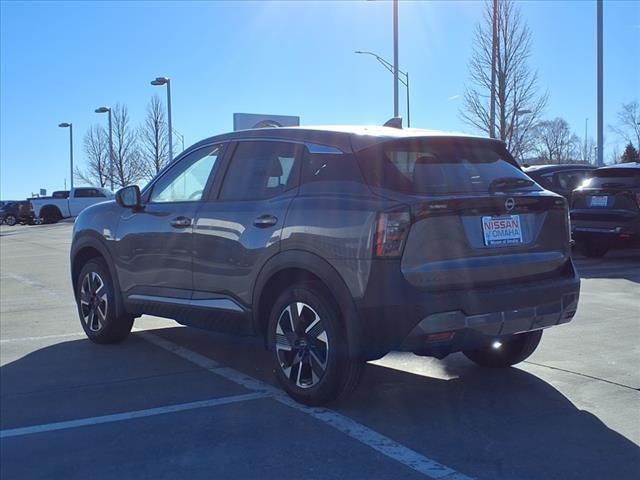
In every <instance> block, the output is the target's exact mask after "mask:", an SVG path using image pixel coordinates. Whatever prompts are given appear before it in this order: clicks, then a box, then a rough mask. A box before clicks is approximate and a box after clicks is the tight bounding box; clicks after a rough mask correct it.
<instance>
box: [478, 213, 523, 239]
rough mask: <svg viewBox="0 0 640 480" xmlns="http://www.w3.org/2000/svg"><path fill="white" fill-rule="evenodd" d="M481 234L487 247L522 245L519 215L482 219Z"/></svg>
mask: <svg viewBox="0 0 640 480" xmlns="http://www.w3.org/2000/svg"><path fill="white" fill-rule="evenodd" d="M482 233H483V234H484V244H485V245H486V246H488V247H491V246H496V245H514V244H518V243H522V226H521V224H520V215H502V216H499V217H482Z"/></svg>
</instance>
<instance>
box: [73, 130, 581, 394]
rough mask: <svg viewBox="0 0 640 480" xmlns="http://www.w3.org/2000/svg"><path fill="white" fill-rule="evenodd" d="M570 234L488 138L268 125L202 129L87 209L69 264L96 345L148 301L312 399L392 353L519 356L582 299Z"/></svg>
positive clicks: (502, 359) (563, 219) (565, 221)
mask: <svg viewBox="0 0 640 480" xmlns="http://www.w3.org/2000/svg"><path fill="white" fill-rule="evenodd" d="M569 230H570V227H569V213H568V208H567V202H566V200H565V199H564V198H563V197H561V196H559V195H557V194H554V193H552V192H549V191H547V190H545V189H543V188H542V187H540V186H539V185H538V184H536V183H535V182H534V181H533V180H531V179H530V178H529V177H528V176H527V175H525V174H524V173H523V172H522V171H521V169H520V168H519V166H518V164H517V163H516V162H515V160H514V159H513V157H512V156H511V155H510V154H509V152H508V151H507V149H506V148H505V145H504V144H503V143H502V142H500V141H496V140H491V139H485V138H476V137H470V136H462V135H453V134H446V133H442V132H432V131H426V130H418V129H401V128H392V127H304V128H301V127H297V128H264V129H256V130H246V131H237V132H233V133H228V134H224V135H219V136H215V137H212V138H209V139H207V140H203V141H202V142H200V143H198V144H196V145H194V146H192V147H191V148H189V149H188V150H187V151H185V152H184V153H183V154H181V155H180V156H179V157H178V158H176V159H175V161H173V162H172V163H171V164H170V165H169V166H168V167H166V168H165V169H164V170H163V171H162V172H160V173H159V174H158V175H157V177H156V178H155V179H154V180H153V181H151V182H150V183H149V184H148V185H147V186H146V187H145V188H144V189H142V191H140V190H139V188H138V187H137V186H129V187H126V188H123V189H122V190H120V191H119V192H118V194H117V195H116V200H115V201H110V202H105V203H101V204H97V205H94V206H91V207H89V208H87V209H86V210H84V211H83V212H82V213H81V214H80V216H79V217H78V218H77V220H76V222H75V227H74V234H73V243H72V246H71V273H72V279H73V285H74V289H75V297H76V300H77V305H78V312H79V316H80V320H81V322H82V326H83V328H84V331H85V332H86V334H87V336H88V337H89V338H90V339H91V340H92V341H94V342H96V343H114V342H119V341H122V340H123V339H124V338H125V337H126V336H127V335H128V334H129V332H130V331H131V327H132V324H133V322H134V319H135V318H136V317H138V316H140V315H143V314H149V315H157V316H161V317H166V318H170V319H174V320H176V321H177V322H179V323H181V324H184V325H189V326H194V327H199V328H203V329H211V330H216V331H221V332H234V333H237V334H241V335H259V336H262V337H263V338H264V340H265V344H266V347H267V348H268V351H269V352H270V357H271V361H272V362H273V368H274V371H275V374H276V376H277V379H278V381H279V383H280V384H281V385H282V388H283V389H284V390H286V392H287V393H288V394H289V395H291V396H292V397H293V398H294V399H296V400H298V401H300V402H302V403H305V404H308V405H319V404H323V403H325V402H327V401H330V400H332V399H334V398H336V397H338V396H340V395H343V394H345V393H346V392H348V391H350V390H351V389H353V388H354V387H355V386H356V385H357V382H358V379H359V377H360V374H361V372H362V369H363V365H364V363H365V362H366V361H368V360H372V359H377V358H380V357H382V356H384V355H385V354H387V353H388V352H389V351H391V350H401V351H409V352H414V353H416V354H418V355H427V356H435V357H438V358H443V357H445V356H446V355H448V354H450V353H453V352H463V353H464V354H465V355H466V356H467V357H468V358H470V359H471V360H472V361H474V362H476V363H477V364H479V365H482V366H486V367H508V366H510V365H513V364H515V363H518V362H520V361H522V360H524V359H525V358H527V357H528V356H529V355H531V353H532V352H533V351H534V350H535V348H536V347H537V345H538V344H539V342H540V339H541V336H542V331H543V329H545V328H547V327H551V326H554V325H559V324H563V323H566V322H569V321H570V320H571V319H572V317H573V316H574V314H575V312H576V307H577V304H578V294H579V288H580V280H579V278H578V276H577V274H576V271H575V269H574V266H573V263H572V261H571V256H570V231H569Z"/></svg>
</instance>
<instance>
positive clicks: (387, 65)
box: [355, 50, 411, 127]
mask: <svg viewBox="0 0 640 480" xmlns="http://www.w3.org/2000/svg"><path fill="white" fill-rule="evenodd" d="M355 53H357V54H360V55H371V56H372V57H375V59H376V60H378V62H380V63H381V64H382V66H384V68H386V69H387V70H389V71H390V72H391V73H393V74H394V77H396V78H398V80H399V81H400V83H402V84H403V85H404V86H405V87H407V127H410V126H411V110H410V105H409V103H410V102H409V72H403V71H402V70H399V69H398V70H397V73H399V74H400V75H404V79H403V78H401V77H397V75H396V72H395V68H394V66H393V65H392V64H391V63H390V62H388V61H386V60H385V59H384V58H382V57H381V56H380V55H376V54H375V53H373V52H365V51H362V50H356V51H355ZM394 116H396V117H397V116H398V110H397V109H396V110H395V112H394Z"/></svg>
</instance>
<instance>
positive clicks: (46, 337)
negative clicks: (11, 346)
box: [0, 333, 85, 344]
mask: <svg viewBox="0 0 640 480" xmlns="http://www.w3.org/2000/svg"><path fill="white" fill-rule="evenodd" d="M84 336H85V334H84V333H61V334H59V335H41V336H39V337H19V338H5V339H2V340H0V344H3V343H14V342H34V341H38V340H50V339H52V338H69V337H84Z"/></svg>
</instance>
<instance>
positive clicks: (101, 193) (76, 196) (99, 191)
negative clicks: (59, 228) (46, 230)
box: [31, 187, 113, 223]
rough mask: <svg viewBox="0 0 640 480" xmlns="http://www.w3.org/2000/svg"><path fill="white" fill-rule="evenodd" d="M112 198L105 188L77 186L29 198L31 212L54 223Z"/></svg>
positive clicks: (44, 221) (43, 221)
mask: <svg viewBox="0 0 640 480" xmlns="http://www.w3.org/2000/svg"><path fill="white" fill-rule="evenodd" d="M111 199H113V193H111V191H109V190H107V189H106V188H96V187H78V188H74V189H73V190H71V191H67V190H61V191H58V192H53V195H52V196H50V197H40V198H33V199H31V205H32V206H33V214H34V216H35V217H36V218H38V219H40V220H41V221H42V223H56V222H58V221H60V220H62V219H63V218H67V217H75V216H77V215H78V214H79V213H80V212H82V211H83V210H84V209H85V208H87V207H89V206H91V205H93V204H94V203H99V202H104V201H106V200H111Z"/></svg>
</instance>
